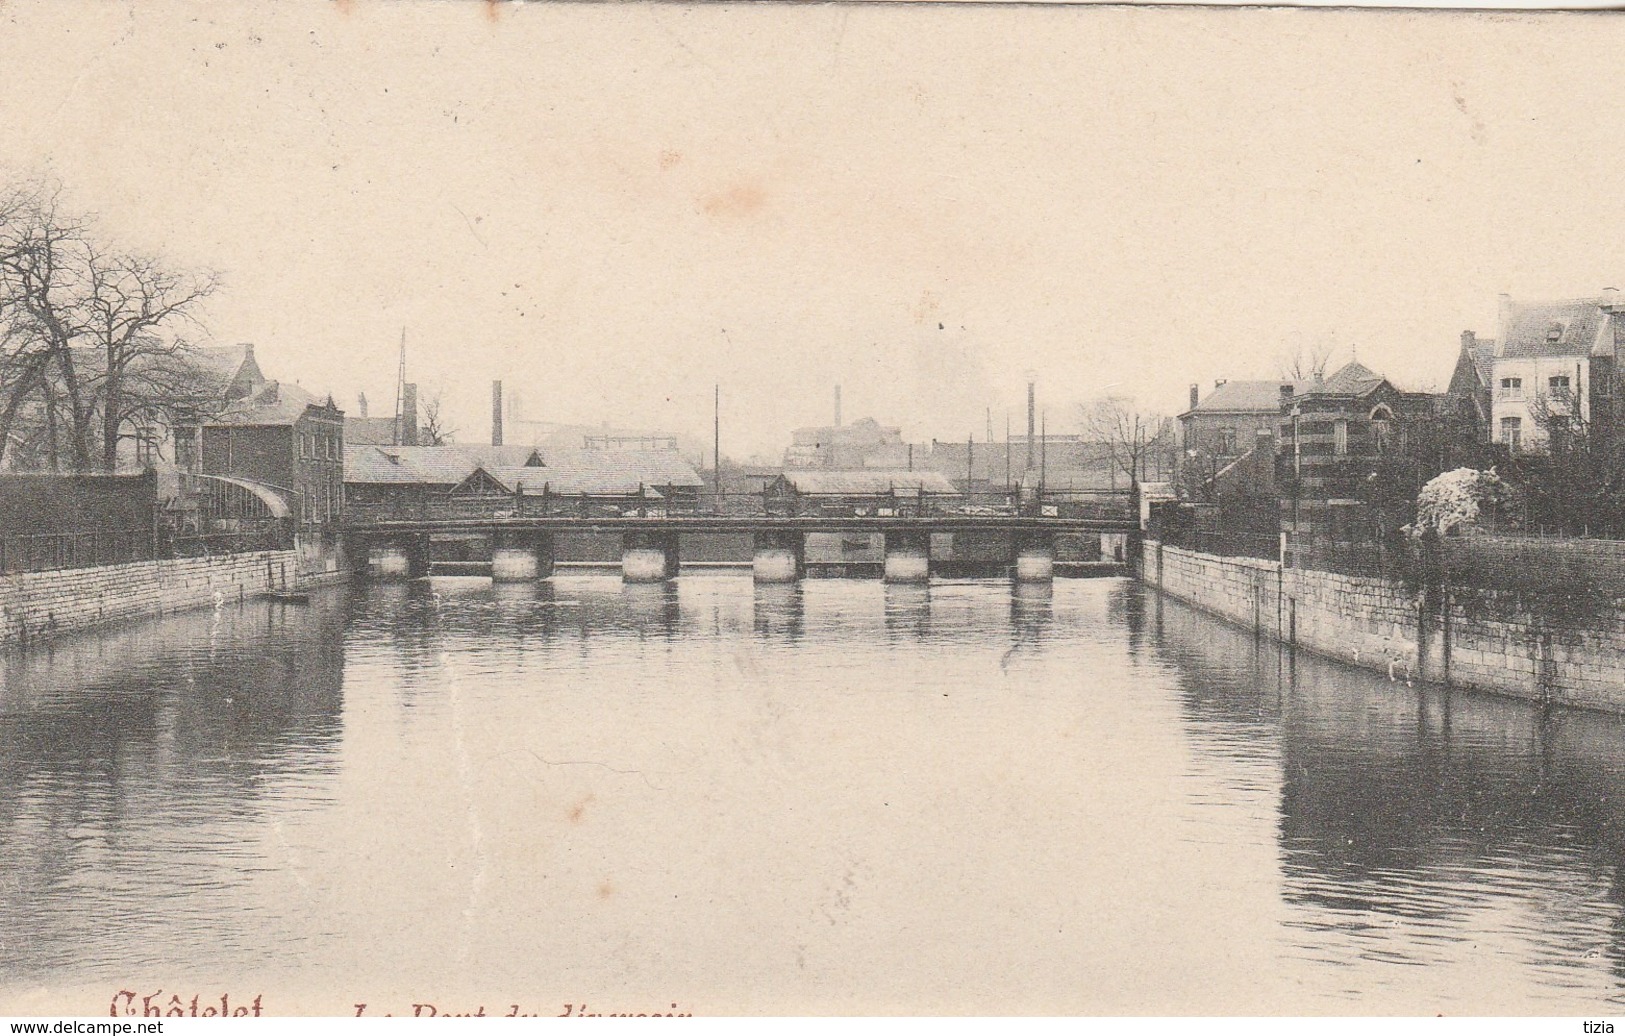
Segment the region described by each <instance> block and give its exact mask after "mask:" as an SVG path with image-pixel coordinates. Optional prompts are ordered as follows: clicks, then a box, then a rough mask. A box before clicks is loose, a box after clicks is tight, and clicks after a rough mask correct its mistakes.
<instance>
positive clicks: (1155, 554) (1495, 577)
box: [1139, 539, 1625, 712]
mask: <svg viewBox="0 0 1625 1036" xmlns="http://www.w3.org/2000/svg"><path fill="white" fill-rule="evenodd" d="M1475 549H1476V548H1475ZM1489 549H1491V550H1494V549H1495V547H1494V545H1490V548H1489ZM1139 570H1140V576H1141V579H1142V581H1143V582H1145V583H1146V584H1147V585H1150V586H1152V587H1155V588H1156V589H1158V590H1159V591H1160V592H1162V593H1165V594H1167V595H1168V596H1170V597H1173V598H1176V599H1178V600H1181V601H1184V602H1185V603H1187V604H1190V605H1192V606H1194V607H1196V608H1199V609H1201V610H1203V611H1205V612H1208V613H1210V614H1213V615H1216V616H1218V617H1219V618H1222V619H1225V620H1227V621H1229V622H1232V623H1235V624H1236V625H1239V626H1242V627H1245V628H1247V629H1250V630H1253V631H1254V632H1255V633H1256V634H1257V635H1259V636H1265V637H1269V638H1271V639H1274V640H1278V641H1281V642H1282V643H1285V644H1288V645H1291V646H1294V647H1300V648H1304V649H1307V650H1309V651H1313V652H1315V653H1316V654H1320V655H1325V656H1328V657H1331V658H1336V659H1339V660H1341V661H1344V662H1349V663H1352V664H1354V665H1358V666H1363V667H1365V668H1369V669H1376V670H1378V671H1381V672H1385V673H1389V674H1390V675H1392V676H1394V677H1395V678H1396V679H1407V680H1421V681H1427V682H1431V683H1439V684H1444V685H1446V686H1452V687H1463V688H1469V689H1473V690H1481V691H1488V692H1491V693H1496V694H1504V695H1509V696H1512V697H1517V698H1526V699H1531V700H1535V701H1543V702H1550V703H1553V704H1561V705H1572V706H1576V707H1581V708H1592V709H1601V710H1605V711H1609V712H1625V585H1619V584H1615V585H1614V586H1613V587H1612V588H1609V587H1606V586H1603V587H1598V586H1596V585H1595V584H1593V586H1591V587H1588V588H1587V590H1586V592H1585V593H1583V594H1576V593H1575V592H1573V591H1572V589H1570V590H1564V589H1562V588H1556V587H1548V588H1544V589H1532V588H1530V587H1528V586H1524V585H1518V584H1519V580H1518V579H1517V578H1516V575H1517V573H1518V572H1521V571H1523V570H1522V569H1516V570H1509V571H1508V572H1507V573H1506V574H1505V577H1504V578H1503V577H1502V574H1501V573H1498V572H1497V571H1496V570H1495V567H1494V566H1493V565H1491V566H1487V567H1481V568H1480V569H1478V571H1479V572H1480V573H1481V578H1480V579H1479V581H1478V582H1479V585H1476V586H1470V585H1453V584H1452V582H1451V580H1450V579H1449V578H1448V577H1445V578H1439V579H1435V580H1434V582H1433V583H1432V584H1431V585H1430V584H1428V583H1427V582H1425V581H1422V582H1419V584H1418V585H1416V586H1410V585H1406V584H1405V583H1402V582H1399V581H1396V580H1391V579H1386V578H1378V577H1370V576H1350V575H1343V574H1339V573H1335V572H1322V571H1317V570H1313V569H1299V568H1283V567H1282V566H1281V565H1280V563H1279V562H1275V561H1266V560H1261V559H1257V558H1241V557H1219V556H1216V555H1212V554H1202V553H1198V552H1196V551H1192V550H1186V549H1184V548H1180V547H1173V546H1168V545H1166V544H1163V543H1159V542H1158V541H1156V540H1150V539H1148V540H1146V541H1144V547H1143V551H1142V553H1141V558H1140V566H1139ZM1496 583H1500V584H1503V585H1501V586H1497V585H1494V584H1496Z"/></svg>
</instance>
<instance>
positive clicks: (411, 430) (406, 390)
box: [401, 381, 418, 446]
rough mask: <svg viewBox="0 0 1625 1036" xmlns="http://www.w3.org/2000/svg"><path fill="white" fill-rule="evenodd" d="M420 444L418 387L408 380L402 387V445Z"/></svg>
mask: <svg viewBox="0 0 1625 1036" xmlns="http://www.w3.org/2000/svg"><path fill="white" fill-rule="evenodd" d="M417 444H418V387H417V385H416V384H415V383H413V382H410V381H409V382H407V383H406V384H405V385H404V386H402V387H401V445H403V446H416V445H417Z"/></svg>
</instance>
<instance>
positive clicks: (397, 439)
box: [389, 327, 406, 446]
mask: <svg viewBox="0 0 1625 1036" xmlns="http://www.w3.org/2000/svg"><path fill="white" fill-rule="evenodd" d="M405 393H406V328H404V327H403V328H401V360H400V364H399V365H398V366H397V367H396V370H395V427H394V429H393V430H392V431H391V433H390V436H389V438H390V445H392V446H399V445H400V444H401V439H403V438H404V437H405V435H406V428H405V424H406V414H405V413H404V412H403V411H402V410H401V404H402V403H404V402H405V399H404V398H403V397H404V395H405Z"/></svg>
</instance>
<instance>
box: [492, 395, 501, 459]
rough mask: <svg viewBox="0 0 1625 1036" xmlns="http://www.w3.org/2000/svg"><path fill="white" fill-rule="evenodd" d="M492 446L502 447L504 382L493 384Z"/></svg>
mask: <svg viewBox="0 0 1625 1036" xmlns="http://www.w3.org/2000/svg"><path fill="white" fill-rule="evenodd" d="M491 445H492V446H501V445H502V382H501V380H500V379H499V380H497V381H493V382H491Z"/></svg>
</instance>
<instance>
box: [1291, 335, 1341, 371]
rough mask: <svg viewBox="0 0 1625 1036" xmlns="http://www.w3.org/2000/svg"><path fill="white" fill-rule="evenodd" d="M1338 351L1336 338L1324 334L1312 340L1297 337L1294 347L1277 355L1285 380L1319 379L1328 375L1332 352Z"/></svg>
mask: <svg viewBox="0 0 1625 1036" xmlns="http://www.w3.org/2000/svg"><path fill="white" fill-rule="evenodd" d="M1336 351H1337V343H1336V340H1335V339H1334V338H1333V337H1332V336H1331V335H1330V334H1323V335H1319V336H1317V337H1315V338H1314V339H1312V340H1307V341H1306V340H1305V339H1303V338H1301V337H1299V338H1297V339H1296V340H1295V341H1294V343H1293V345H1292V348H1291V349H1289V350H1285V351H1283V352H1282V353H1281V354H1280V356H1279V357H1277V363H1278V364H1279V367H1280V371H1279V373H1280V376H1281V379H1282V380H1283V381H1318V380H1319V379H1321V378H1324V377H1325V376H1326V370H1327V368H1328V367H1329V366H1330V365H1331V360H1332V354H1333V353H1335V352H1336Z"/></svg>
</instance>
